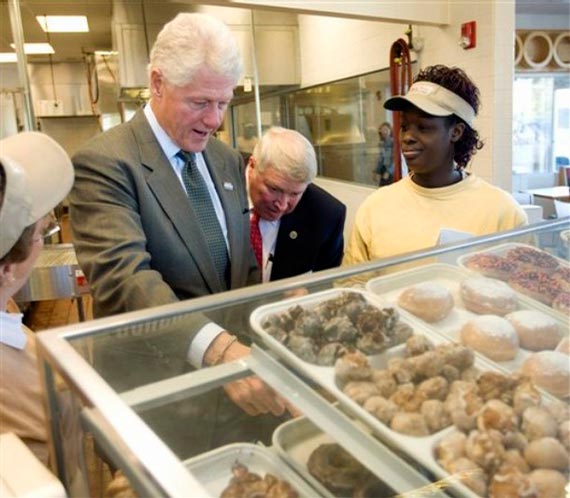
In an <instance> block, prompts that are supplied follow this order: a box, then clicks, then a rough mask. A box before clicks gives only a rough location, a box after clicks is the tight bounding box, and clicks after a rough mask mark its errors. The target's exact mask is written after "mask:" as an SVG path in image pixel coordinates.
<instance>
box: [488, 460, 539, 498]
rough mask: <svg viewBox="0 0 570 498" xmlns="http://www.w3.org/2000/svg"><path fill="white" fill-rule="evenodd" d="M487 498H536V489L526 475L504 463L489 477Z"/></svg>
mask: <svg viewBox="0 0 570 498" xmlns="http://www.w3.org/2000/svg"><path fill="white" fill-rule="evenodd" d="M489 498H538V491H537V490H536V488H535V486H534V484H533V483H532V482H531V481H530V479H529V477H528V475H526V474H523V473H522V472H521V471H520V470H519V469H518V468H517V467H515V466H511V465H505V466H504V467H502V468H501V469H500V470H499V472H497V473H496V474H495V475H494V476H493V477H492V478H491V482H490V483H489Z"/></svg>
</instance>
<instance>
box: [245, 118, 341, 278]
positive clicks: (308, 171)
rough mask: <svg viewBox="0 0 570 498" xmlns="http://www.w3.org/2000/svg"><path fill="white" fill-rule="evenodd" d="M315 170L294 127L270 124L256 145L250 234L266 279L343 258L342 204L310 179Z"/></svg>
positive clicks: (308, 146) (251, 166)
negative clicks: (272, 125)
mask: <svg viewBox="0 0 570 498" xmlns="http://www.w3.org/2000/svg"><path fill="white" fill-rule="evenodd" d="M316 173H317V161H316V157H315V151H314V149H313V146H312V145H311V143H310V142H309V141H308V140H307V139H306V138H305V137H304V136H303V135H301V134H300V133H299V132H297V131H294V130H288V129H285V128H280V127H273V128H270V129H269V130H268V131H267V132H266V133H265V134H264V135H263V137H262V138H261V140H260V141H259V143H258V144H257V145H256V146H255V148H254V151H253V155H252V156H251V158H250V159H249V162H248V167H247V175H248V192H249V197H250V202H251V204H252V206H253V207H252V219H251V227H252V233H251V237H252V246H253V247H254V252H255V253H256V258H257V259H258V265H259V266H260V268H261V270H262V279H263V281H264V282H268V281H270V280H277V279H280V278H286V277H292V276H295V275H300V274H303V273H308V272H312V271H318V270H326V269H328V268H333V267H335V266H339V265H340V263H341V260H342V255H343V248H344V240H343V228H344V221H345V218H346V206H345V205H344V204H342V203H341V202H340V201H338V200H337V199H336V198H335V197H333V196H332V195H330V194H329V193H327V192H325V191H324V190H323V189H321V188H320V187H318V186H316V185H313V184H311V182H312V181H313V179H314V178H315V175H316ZM258 227H259V228H258Z"/></svg>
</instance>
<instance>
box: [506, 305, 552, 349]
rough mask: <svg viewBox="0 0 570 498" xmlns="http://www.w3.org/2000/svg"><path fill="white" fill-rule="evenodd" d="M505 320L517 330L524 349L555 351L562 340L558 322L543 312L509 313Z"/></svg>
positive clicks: (524, 311) (523, 311) (520, 311)
mask: <svg viewBox="0 0 570 498" xmlns="http://www.w3.org/2000/svg"><path fill="white" fill-rule="evenodd" d="M505 318H506V319H507V320H508V321H509V322H510V323H511V325H512V326H513V327H514V328H515V331H516V333H517V335H518V336H519V344H520V346H521V347H522V348H524V349H529V350H531V351H543V350H545V349H554V348H555V347H556V346H557V344H558V343H559V342H560V339H561V338H562V330H561V328H560V326H559V325H558V322H557V321H556V320H555V319H554V318H552V317H551V316H549V315H547V314H546V313H543V312H542V311H536V310H519V311H514V312H513V313H509V314H508V315H506V316H505Z"/></svg>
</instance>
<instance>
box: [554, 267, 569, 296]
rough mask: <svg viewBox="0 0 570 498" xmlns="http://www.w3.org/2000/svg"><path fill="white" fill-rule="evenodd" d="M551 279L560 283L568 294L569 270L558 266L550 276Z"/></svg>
mask: <svg viewBox="0 0 570 498" xmlns="http://www.w3.org/2000/svg"><path fill="white" fill-rule="evenodd" d="M551 275H552V278H554V279H555V280H557V281H558V282H560V284H561V285H562V289H563V290H564V291H565V292H570V268H569V267H567V266H559V267H558V268H557V269H556V270H555V271H554V272H553V273H552V274H551Z"/></svg>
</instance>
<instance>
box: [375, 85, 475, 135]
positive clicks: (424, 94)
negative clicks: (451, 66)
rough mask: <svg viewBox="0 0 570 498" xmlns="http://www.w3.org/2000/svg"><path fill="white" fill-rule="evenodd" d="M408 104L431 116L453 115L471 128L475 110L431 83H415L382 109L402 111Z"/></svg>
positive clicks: (385, 103)
mask: <svg viewBox="0 0 570 498" xmlns="http://www.w3.org/2000/svg"><path fill="white" fill-rule="evenodd" d="M409 104H412V105H413V106H415V107H417V108H418V109H421V110H422V111H424V112H425V113H427V114H431V115H432V116H440V117H441V116H451V115H452V114H455V115H456V116H458V117H460V118H461V119H462V120H463V121H465V122H466V123H467V124H468V125H469V126H470V127H471V128H473V121H474V120H475V109H473V107H471V105H470V104H469V102H467V101H466V100H464V99H463V98H461V97H460V96H459V95H457V94H456V93H453V92H452V91H451V90H448V89H447V88H444V87H443V86H441V85H438V84H436V83H432V82H431V81H417V82H416V83H414V84H413V85H412V86H411V87H410V89H409V90H408V93H406V95H405V96H403V95H398V96H396V97H392V98H390V99H388V100H387V101H386V102H384V107H385V108H386V109H389V110H391V111H402V110H404V109H405V108H406V107H407V106H408V105H409Z"/></svg>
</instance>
